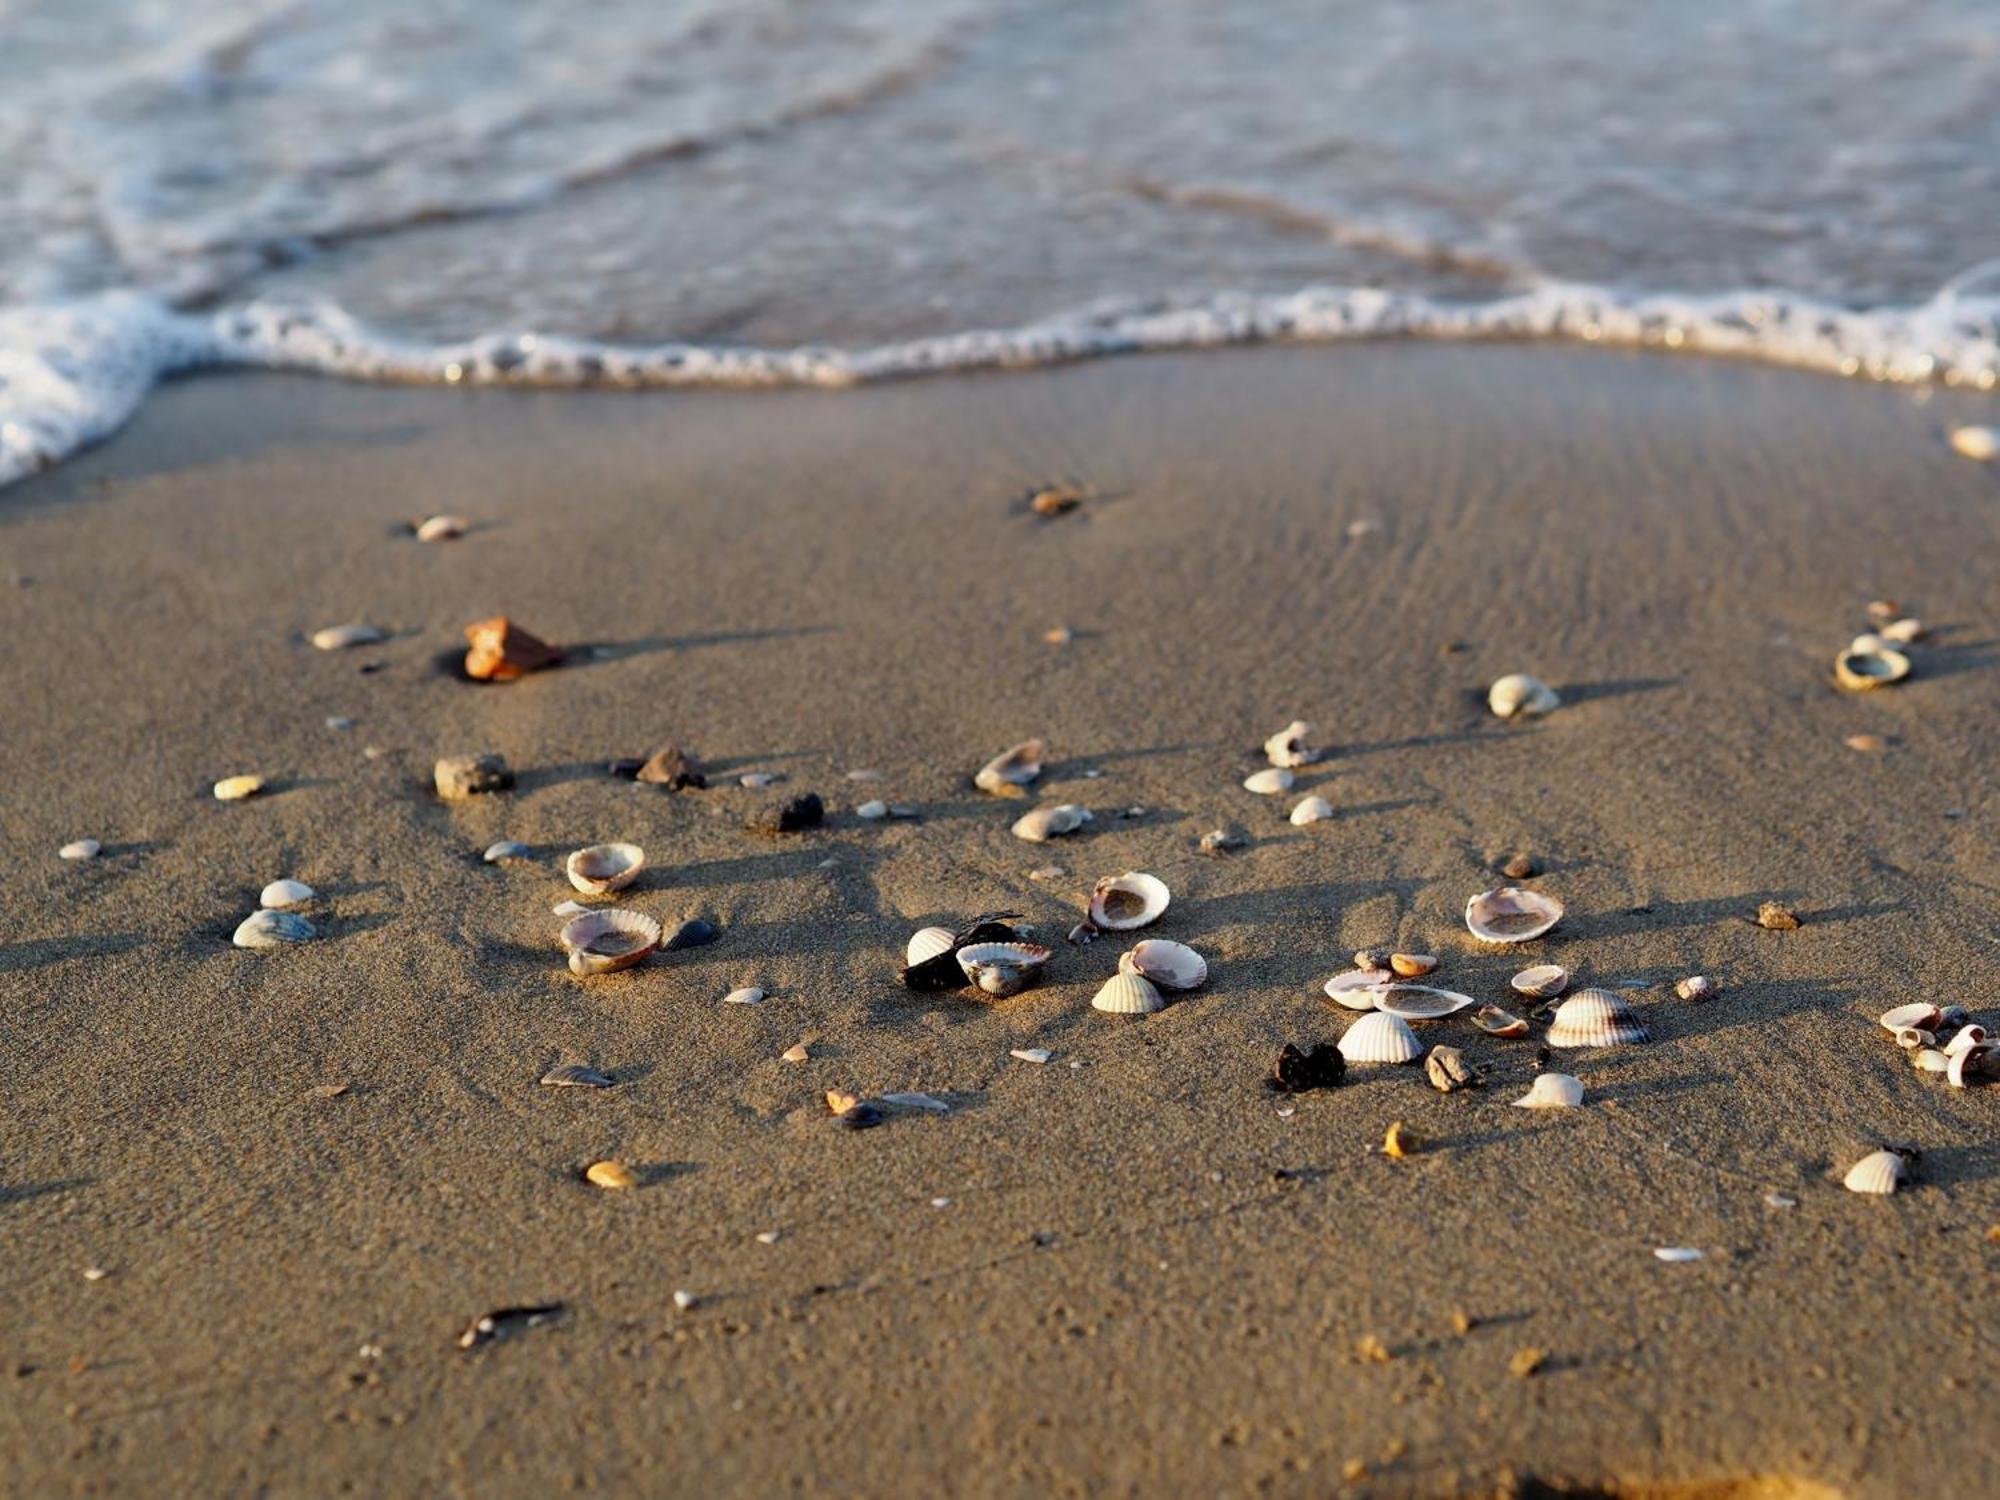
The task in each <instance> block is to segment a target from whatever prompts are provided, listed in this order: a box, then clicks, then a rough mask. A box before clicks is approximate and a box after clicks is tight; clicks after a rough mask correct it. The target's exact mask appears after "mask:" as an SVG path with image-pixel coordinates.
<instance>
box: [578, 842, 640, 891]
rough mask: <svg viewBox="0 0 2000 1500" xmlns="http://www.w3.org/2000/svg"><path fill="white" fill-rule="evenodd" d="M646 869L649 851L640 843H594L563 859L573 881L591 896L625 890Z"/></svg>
mask: <svg viewBox="0 0 2000 1500" xmlns="http://www.w3.org/2000/svg"><path fill="white" fill-rule="evenodd" d="M645 868H646V851H645V850H644V849H641V848H640V847H639V846H638V845H637V844H592V845H591V846H590V847H589V848H588V849H579V850H577V851H576V852H575V853H574V854H572V855H571V856H570V857H569V858H568V859H567V860H565V861H564V862H563V869H564V871H565V872H566V873H567V874H568V875H569V883H570V884H571V885H573V886H575V887H576V888H577V889H578V890H580V891H582V892H583V893H584V894H585V895H587V896H608V895H610V894H611V892H613V891H622V890H624V889H625V887H626V886H628V885H630V884H631V883H632V882H633V881H635V880H637V879H638V878H639V872H640V871H642V870H644V869H645Z"/></svg>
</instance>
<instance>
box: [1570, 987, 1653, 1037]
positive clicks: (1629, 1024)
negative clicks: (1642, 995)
mask: <svg viewBox="0 0 2000 1500" xmlns="http://www.w3.org/2000/svg"><path fill="white" fill-rule="evenodd" d="M1648 1040H1650V1038H1649V1037H1648V1036H1647V1034H1646V1028H1645V1027H1644V1026H1642V1025H1640V1024H1639V1020H1638V1018H1637V1017H1636V1016H1634V1015H1633V1014H1632V1008H1631V1007H1630V1006H1629V1005H1627V1004H1626V1003H1625V997H1624V996H1623V995H1620V994H1617V993H1615V992H1614V991H1611V990H1578V991H1577V992H1576V993H1575V994H1574V995H1571V996H1570V997H1569V999H1567V1000H1565V1001H1563V1003H1562V1004H1561V1005H1558V1006H1557V1007H1556V1013H1555V1015H1554V1016H1552V1017H1550V1019H1549V1045H1550V1046H1551V1047H1625V1046H1631V1045H1633V1044H1634V1043H1638V1042H1644V1041H1648Z"/></svg>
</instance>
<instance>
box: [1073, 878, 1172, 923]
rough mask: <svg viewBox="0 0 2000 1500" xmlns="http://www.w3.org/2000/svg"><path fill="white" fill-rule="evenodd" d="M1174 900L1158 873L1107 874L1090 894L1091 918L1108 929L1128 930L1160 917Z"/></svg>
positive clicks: (1155, 920)
mask: <svg viewBox="0 0 2000 1500" xmlns="http://www.w3.org/2000/svg"><path fill="white" fill-rule="evenodd" d="M1172 899H1173V896H1172V893H1171V892H1170V891H1168V889H1167V883H1166V882H1165V881H1164V880H1162V879H1160V878H1159V877H1158V876H1157V875H1142V874H1140V873H1139V872H1137V871H1135V870H1127V871H1126V872H1125V873H1124V874H1123V875H1107V876H1106V877H1105V878H1104V879H1102V880H1100V881H1098V882H1097V885H1096V888H1095V889H1093V890H1092V891H1091V893H1090V920H1091V922H1092V923H1093V924H1095V925H1096V926H1098V927H1101V928H1103V929H1104V930H1105V931H1107V932H1129V931H1131V930H1132V929H1133V928H1135V927H1144V926H1146V925H1148V924H1149V923H1152V922H1157V921H1159V919H1160V914H1161V913H1162V912H1164V911H1165V910H1166V909H1167V903H1168V902H1169V901H1170V900H1172Z"/></svg>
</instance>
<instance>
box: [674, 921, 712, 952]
mask: <svg viewBox="0 0 2000 1500" xmlns="http://www.w3.org/2000/svg"><path fill="white" fill-rule="evenodd" d="M721 936H722V929H721V928H719V927H717V926H716V925H715V924H714V923H713V922H711V921H709V920H708V919H707V918H705V917H689V918H688V919H687V921H685V922H683V923H681V925H680V926H678V927H676V928H675V929H674V933H673V936H672V937H670V938H668V939H667V940H666V942H664V943H662V944H661V945H660V946H661V947H662V948H664V949H666V950H667V952H669V953H672V952H673V951H675V950H676V949H678V948H699V947H701V946H702V944H704V943H712V942H714V941H715V940H716V939H717V938H719V937H721Z"/></svg>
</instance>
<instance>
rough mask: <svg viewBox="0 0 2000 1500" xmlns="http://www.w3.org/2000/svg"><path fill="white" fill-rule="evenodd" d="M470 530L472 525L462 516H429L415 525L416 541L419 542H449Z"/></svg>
mask: <svg viewBox="0 0 2000 1500" xmlns="http://www.w3.org/2000/svg"><path fill="white" fill-rule="evenodd" d="M471 529H472V523H471V522H470V521H468V520H466V518H465V517H464V516H449V515H439V516H430V517H428V518H426V519H425V520H422V521H419V522H418V523H417V528H416V532H417V540H418V541H420V542H449V541H455V540H456V539H458V538H459V537H462V536H464V535H465V534H466V532H468V531H470V530H471Z"/></svg>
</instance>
